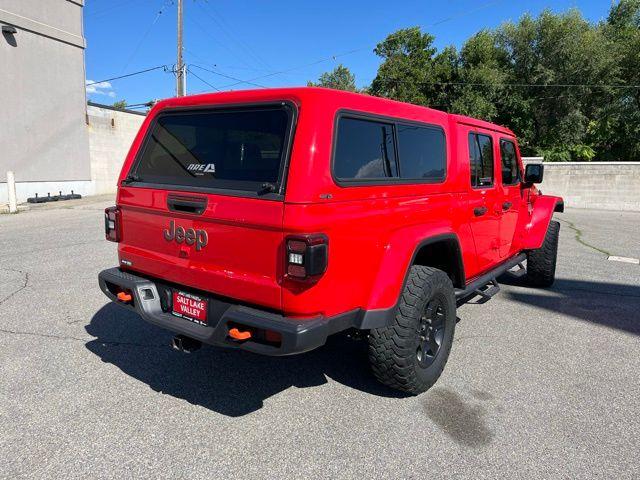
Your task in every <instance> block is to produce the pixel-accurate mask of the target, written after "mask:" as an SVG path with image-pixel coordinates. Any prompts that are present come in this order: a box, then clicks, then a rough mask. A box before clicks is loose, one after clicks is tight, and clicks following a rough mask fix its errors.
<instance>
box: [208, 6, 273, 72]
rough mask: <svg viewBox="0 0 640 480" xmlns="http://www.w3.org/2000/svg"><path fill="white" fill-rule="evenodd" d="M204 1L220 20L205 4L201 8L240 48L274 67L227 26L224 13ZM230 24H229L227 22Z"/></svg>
mask: <svg viewBox="0 0 640 480" xmlns="http://www.w3.org/2000/svg"><path fill="white" fill-rule="evenodd" d="M204 2H206V5H207V7H209V8H210V9H211V12H212V13H213V14H215V15H216V16H217V17H219V19H220V20H219V21H218V19H216V18H215V17H214V16H213V15H212V14H211V13H209V11H207V9H206V8H205V7H204V4H200V7H201V10H202V11H203V12H204V13H205V15H207V16H208V17H209V18H210V19H211V20H213V21H214V22H215V23H216V24H217V25H218V27H220V30H221V31H222V33H224V34H225V35H226V36H227V37H229V38H230V39H231V40H232V41H234V42H235V43H237V44H238V46H239V47H240V48H242V49H243V50H244V51H245V52H246V53H248V54H249V56H251V57H253V58H254V60H256V61H257V62H258V63H261V64H262V65H263V66H265V67H267V68H269V69H271V68H272V67H271V66H270V65H269V64H268V63H267V62H265V61H264V60H263V59H262V57H261V56H260V55H258V54H257V53H256V52H255V51H254V50H253V49H252V48H251V47H250V46H249V45H248V44H247V42H245V41H243V40H242V39H241V38H238V37H237V36H236V35H235V34H234V33H233V29H232V28H231V27H229V28H227V26H225V24H227V22H226V21H225V19H224V17H223V16H222V14H220V12H218V11H217V10H216V9H215V8H214V7H213V5H211V4H210V3H208V1H207V0H204ZM227 25H228V24H227Z"/></svg>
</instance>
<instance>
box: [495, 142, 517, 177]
mask: <svg viewBox="0 0 640 480" xmlns="http://www.w3.org/2000/svg"><path fill="white" fill-rule="evenodd" d="M500 158H501V161H502V184H503V185H515V184H516V183H518V182H519V181H520V170H519V169H518V158H517V156H516V146H515V144H514V143H513V142H510V141H509V140H502V141H501V142H500Z"/></svg>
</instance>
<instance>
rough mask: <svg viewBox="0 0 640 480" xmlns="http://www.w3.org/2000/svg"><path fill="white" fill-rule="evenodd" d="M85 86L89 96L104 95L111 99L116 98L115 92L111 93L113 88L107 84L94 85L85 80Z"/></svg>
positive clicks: (91, 81) (90, 81)
mask: <svg viewBox="0 0 640 480" xmlns="http://www.w3.org/2000/svg"><path fill="white" fill-rule="evenodd" d="M85 84H86V85H87V86H86V89H87V93H88V94H89V95H106V96H107V97H111V98H115V96H116V92H114V91H113V87H112V86H111V83H109V82H100V83H94V82H93V80H86V81H85Z"/></svg>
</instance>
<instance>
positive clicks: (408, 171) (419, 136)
mask: <svg viewBox="0 0 640 480" xmlns="http://www.w3.org/2000/svg"><path fill="white" fill-rule="evenodd" d="M397 128H398V153H399V155H398V157H399V159H400V176H401V177H402V178H406V179H421V180H422V179H428V180H442V179H443V178H444V173H445V172H444V171H445V166H446V153H445V140H444V132H443V131H442V130H440V129H439V128H428V127H419V126H415V125H398V127H397Z"/></svg>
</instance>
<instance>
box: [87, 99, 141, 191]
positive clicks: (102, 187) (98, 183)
mask: <svg viewBox="0 0 640 480" xmlns="http://www.w3.org/2000/svg"><path fill="white" fill-rule="evenodd" d="M87 115H88V119H89V125H88V128H89V158H90V159H91V182H92V183H93V194H94V195H100V194H103V193H115V191H116V187H117V185H116V182H117V180H118V175H120V169H121V168H122V163H123V162H124V159H125V157H126V156H127V153H128V152H129V148H130V147H131V143H132V142H133V139H134V137H135V136H136V133H138V130H139V129H140V125H142V122H143V121H144V118H145V117H144V115H139V114H136V113H131V112H127V111H122V110H112V109H109V108H106V107H103V106H97V105H89V106H88V107H87Z"/></svg>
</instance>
